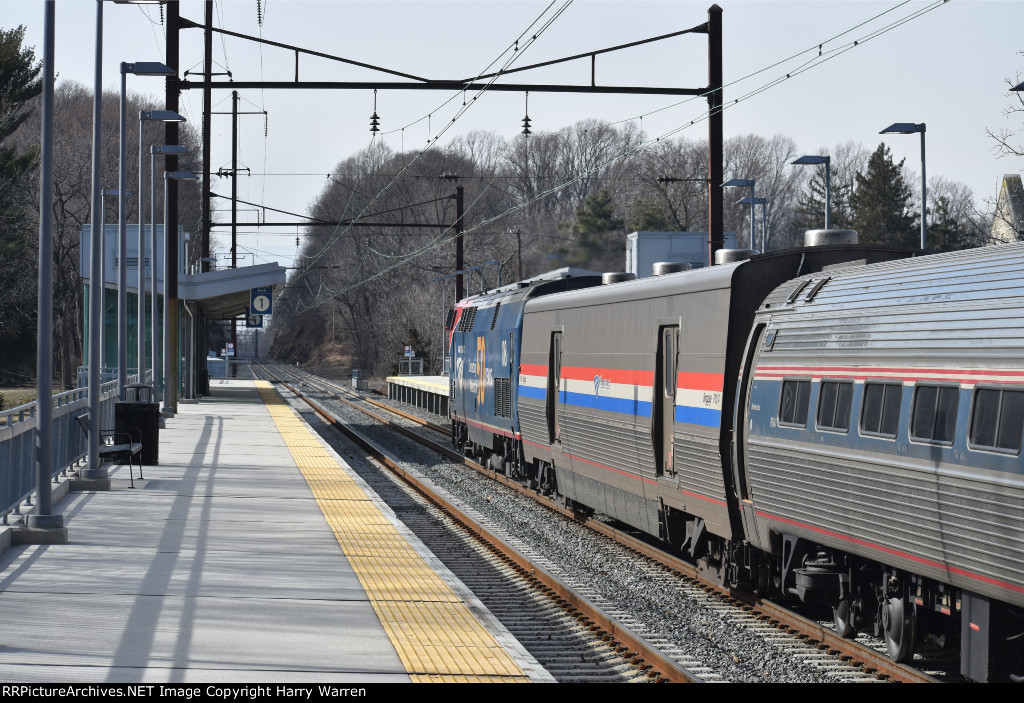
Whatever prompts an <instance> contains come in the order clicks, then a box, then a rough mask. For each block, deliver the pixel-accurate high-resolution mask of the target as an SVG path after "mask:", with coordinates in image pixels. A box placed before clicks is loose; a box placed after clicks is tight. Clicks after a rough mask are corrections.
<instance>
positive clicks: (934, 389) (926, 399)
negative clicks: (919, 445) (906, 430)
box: [910, 384, 960, 443]
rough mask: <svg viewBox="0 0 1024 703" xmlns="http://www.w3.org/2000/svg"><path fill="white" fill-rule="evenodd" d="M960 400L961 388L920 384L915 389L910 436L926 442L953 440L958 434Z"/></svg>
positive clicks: (948, 441)
mask: <svg viewBox="0 0 1024 703" xmlns="http://www.w3.org/2000/svg"><path fill="white" fill-rule="evenodd" d="M959 401H960V388H951V387H949V386H929V385H921V384H918V386H917V387H916V388H915V389H914V407H913V410H912V413H911V418H910V438H911V439H916V440H921V441H924V442H941V443H950V442H952V441H953V437H954V436H955V434H956V432H955V430H956V411H957V405H958V404H959Z"/></svg>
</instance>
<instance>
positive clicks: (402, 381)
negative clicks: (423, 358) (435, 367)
mask: <svg viewBox="0 0 1024 703" xmlns="http://www.w3.org/2000/svg"><path fill="white" fill-rule="evenodd" d="M449 392H450V388H449V385H448V377H447V376H388V398H390V399H391V400H397V401H399V402H402V403H408V404H409V405H414V406H416V407H417V408H422V409H424V410H426V411H427V412H431V413H434V414H435V415H440V416H441V417H444V418H447V417H448V394H449Z"/></svg>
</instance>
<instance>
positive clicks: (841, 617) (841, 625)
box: [832, 598, 857, 639]
mask: <svg viewBox="0 0 1024 703" xmlns="http://www.w3.org/2000/svg"><path fill="white" fill-rule="evenodd" d="M832 617H833V618H834V620H835V624H836V633H838V635H839V636H840V637H845V638H846V639H851V638H852V637H853V636H854V635H855V634H857V626H856V625H855V624H854V619H853V618H854V611H853V607H852V606H851V605H850V599H849V598H844V599H843V600H841V601H839V605H837V606H835V607H834V608H832Z"/></svg>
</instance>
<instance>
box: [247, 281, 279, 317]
mask: <svg viewBox="0 0 1024 703" xmlns="http://www.w3.org/2000/svg"><path fill="white" fill-rule="evenodd" d="M273 295H274V289H273V286H265V287H263V288H253V289H252V290H251V291H250V297H249V314H250V315H271V314H273V312H274V302H273Z"/></svg>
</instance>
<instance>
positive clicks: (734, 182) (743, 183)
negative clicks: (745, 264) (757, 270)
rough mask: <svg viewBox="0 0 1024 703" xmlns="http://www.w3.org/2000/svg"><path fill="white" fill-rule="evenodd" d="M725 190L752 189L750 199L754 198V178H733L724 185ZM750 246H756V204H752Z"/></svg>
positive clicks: (762, 244) (762, 246)
mask: <svg viewBox="0 0 1024 703" xmlns="http://www.w3.org/2000/svg"><path fill="white" fill-rule="evenodd" d="M722 187H723V188H748V187H749V188H750V197H751V198H753V197H754V179H753V178H733V179H731V180H728V181H726V182H725V183H723V184H722ZM750 246H751V247H753V246H754V203H750ZM761 251H762V253H763V252H764V242H762V243H761Z"/></svg>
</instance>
